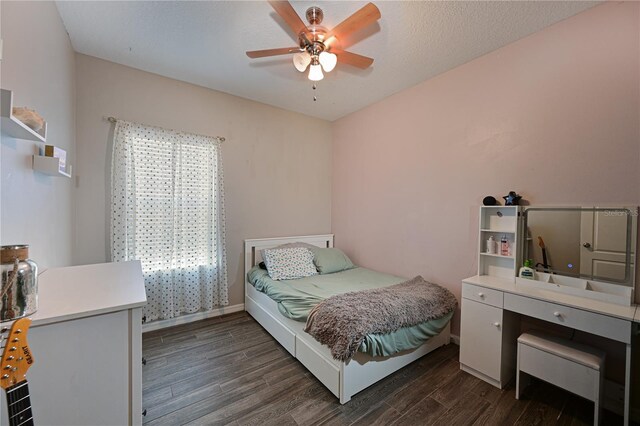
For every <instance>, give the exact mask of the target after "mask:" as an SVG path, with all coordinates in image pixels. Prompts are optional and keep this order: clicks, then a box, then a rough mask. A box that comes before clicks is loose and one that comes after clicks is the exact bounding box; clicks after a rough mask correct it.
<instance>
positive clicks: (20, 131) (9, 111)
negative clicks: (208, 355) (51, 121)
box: [0, 89, 47, 142]
mask: <svg viewBox="0 0 640 426" xmlns="http://www.w3.org/2000/svg"><path fill="white" fill-rule="evenodd" d="M0 116H2V133H6V134H8V135H9V136H12V137H14V138H16V139H25V140H30V141H36V142H46V141H47V123H46V121H45V123H44V124H43V126H42V129H40V130H39V131H38V132H36V131H34V130H33V129H32V128H31V127H29V126H27V125H26V124H24V123H23V122H22V121H20V120H18V118H16V117H15V116H14V115H13V92H12V91H11V90H5V89H0Z"/></svg>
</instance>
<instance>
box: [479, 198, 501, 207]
mask: <svg viewBox="0 0 640 426" xmlns="http://www.w3.org/2000/svg"><path fill="white" fill-rule="evenodd" d="M482 205H483V206H497V205H498V200H496V199H495V197H492V196H491V195H487V196H486V197H484V198H483V199H482Z"/></svg>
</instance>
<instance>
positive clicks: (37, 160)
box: [33, 155, 72, 178]
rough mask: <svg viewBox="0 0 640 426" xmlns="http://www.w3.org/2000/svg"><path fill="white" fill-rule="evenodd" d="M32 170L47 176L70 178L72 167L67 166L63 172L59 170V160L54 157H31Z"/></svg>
mask: <svg viewBox="0 0 640 426" xmlns="http://www.w3.org/2000/svg"><path fill="white" fill-rule="evenodd" d="M33 170H35V171H37V172H40V173H43V174H45V175H48V176H59V177H68V178H70V177H71V172H72V167H71V166H70V165H67V168H66V170H65V171H61V170H60V159H59V158H56V157H45V156H44V155H34V156H33Z"/></svg>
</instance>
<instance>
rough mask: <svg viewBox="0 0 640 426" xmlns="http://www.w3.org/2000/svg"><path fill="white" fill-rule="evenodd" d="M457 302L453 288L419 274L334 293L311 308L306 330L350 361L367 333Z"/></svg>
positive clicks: (406, 323)
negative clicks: (370, 287)
mask: <svg viewBox="0 0 640 426" xmlns="http://www.w3.org/2000/svg"><path fill="white" fill-rule="evenodd" d="M457 305H458V301H457V300H456V298H455V296H454V295H453V294H452V293H451V292H450V291H449V290H447V289H445V288H443V287H440V286H439V285H437V284H433V283H430V282H427V281H425V280H424V278H422V277H421V276H417V277H415V278H413V279H410V280H408V281H405V282H402V283H400V284H395V285H392V286H389V287H383V288H377V289H373V290H364V291H354V292H351V293H345V294H338V295H335V296H331V297H329V298H328V299H326V300H324V301H322V302H320V303H319V304H318V305H316V307H314V308H313V309H312V310H311V312H310V313H309V318H308V319H307V325H306V327H305V331H306V332H307V333H309V334H310V335H312V336H313V337H314V338H315V339H316V340H317V341H319V342H320V343H322V344H324V345H327V346H329V348H330V349H331V355H333V357H334V358H335V359H337V360H339V361H347V360H349V359H351V358H352V357H353V356H354V355H355V353H356V351H357V350H358V347H359V346H360V343H362V340H363V339H364V337H365V336H366V335H367V334H386V333H391V332H392V331H395V330H398V329H399V328H402V327H411V326H414V325H417V324H420V323H421V322H425V321H429V320H433V319H436V318H441V317H443V316H444V315H446V314H448V313H449V312H451V311H452V310H454V309H455V308H456V306H457Z"/></svg>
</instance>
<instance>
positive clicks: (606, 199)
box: [332, 2, 640, 334]
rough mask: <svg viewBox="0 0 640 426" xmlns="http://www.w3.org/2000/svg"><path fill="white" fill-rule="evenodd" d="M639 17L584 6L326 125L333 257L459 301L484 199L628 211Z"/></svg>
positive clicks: (473, 264) (472, 265)
mask: <svg viewBox="0 0 640 426" xmlns="http://www.w3.org/2000/svg"><path fill="white" fill-rule="evenodd" d="M639 10H640V4H638V3H634V2H615V3H614V2H611V3H607V4H604V5H600V6H597V7H595V8H593V9H590V10H588V11H586V12H583V13H581V14H579V15H577V16H574V17H572V18H569V19H567V20H565V21H563V22H560V23H558V24H556V25H553V26H551V27H549V28H547V29H545V30H543V31H540V32H538V33H536V34H533V35H531V36H529V37H527V38H524V39H522V40H519V41H517V42H515V43H512V44H510V45H508V46H506V47H504V48H502V49H499V50H497V51H494V52H492V53H489V54H487V55H485V56H482V57H480V58H478V59H476V60H474V61H471V62H469V63H467V64H465V65H462V66H460V67H458V68H455V69H453V70H451V71H449V72H446V73H444V74H441V75H440V76H438V77H435V78H433V79H430V80H427V81H425V82H423V83H421V84H419V85H417V86H414V87H413V88H411V89H408V90H405V91H403V92H400V93H398V94H396V95H394V96H391V97H389V98H387V99H385V100H383V101H381V102H379V103H376V104H373V105H371V106H369V107H367V108H365V109H363V110H361V111H359V112H356V113H354V114H351V115H349V116H347V117H345V118H343V119H341V120H338V121H336V122H334V125H333V193H332V200H333V203H332V204H333V205H332V227H333V232H334V233H335V234H336V245H337V246H338V247H340V248H343V249H344V250H345V251H346V252H347V253H348V254H349V255H350V256H352V257H353V260H354V261H355V262H356V263H358V264H361V265H364V266H367V267H371V268H374V269H379V270H382V271H386V272H391V273H395V274H401V275H404V276H412V275H416V274H422V275H423V276H424V277H425V278H426V279H427V280H431V281H434V282H436V283H440V284H442V285H444V286H446V287H448V288H449V289H451V290H452V291H453V292H454V293H455V294H456V296H457V297H458V298H459V297H460V286H461V284H460V281H461V280H462V279H463V278H465V277H468V276H472V275H475V274H476V272H477V257H478V255H477V244H478V241H477V239H478V236H477V233H478V210H479V209H478V206H480V205H481V203H482V198H483V196H485V195H488V194H492V195H494V196H496V197H498V196H502V195H504V194H506V193H507V192H508V191H509V190H516V191H517V192H519V193H521V194H523V195H524V196H525V197H526V198H527V199H528V200H530V201H531V203H533V204H546V205H559V204H565V205H567V204H570V205H579V204H584V205H589V204H599V205H605V204H630V205H634V204H635V205H638V204H640V185H638V183H640V101H639V100H640V68H639V63H640V57H639V50H640V49H639V42H640V37H639V36H638V34H639V30H640V28H639V16H640V13H639ZM453 333H455V334H458V333H459V315H456V317H455V318H454V322H453Z"/></svg>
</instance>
